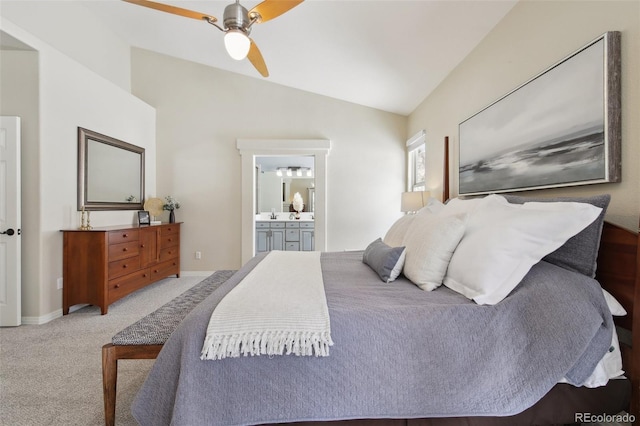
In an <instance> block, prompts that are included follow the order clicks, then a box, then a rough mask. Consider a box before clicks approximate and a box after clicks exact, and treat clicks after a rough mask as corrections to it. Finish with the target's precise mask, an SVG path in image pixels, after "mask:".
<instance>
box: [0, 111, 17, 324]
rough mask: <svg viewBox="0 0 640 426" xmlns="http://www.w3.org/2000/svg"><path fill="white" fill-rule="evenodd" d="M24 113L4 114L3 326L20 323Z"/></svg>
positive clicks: (0, 136)
mask: <svg viewBox="0 0 640 426" xmlns="http://www.w3.org/2000/svg"><path fill="white" fill-rule="evenodd" d="M20 202H21V199H20V117H0V326H3V327H6V326H16V325H20V323H21V320H20V317H21V309H20V304H21V297H20V291H21V274H20V272H21V270H20V234H21V232H20Z"/></svg>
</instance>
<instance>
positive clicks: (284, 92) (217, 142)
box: [131, 49, 406, 271]
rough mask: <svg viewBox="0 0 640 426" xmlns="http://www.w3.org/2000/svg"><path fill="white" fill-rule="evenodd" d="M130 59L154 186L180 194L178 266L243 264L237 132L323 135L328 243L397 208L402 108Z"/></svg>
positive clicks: (393, 214)
mask: <svg viewBox="0 0 640 426" xmlns="http://www.w3.org/2000/svg"><path fill="white" fill-rule="evenodd" d="M131 60H132V79H131V83H132V90H133V93H134V94H135V95H137V96H139V97H140V98H141V99H143V100H144V101H146V102H148V103H149V104H150V105H153V106H155V107H156V110H157V121H158V128H157V150H158V151H157V152H158V156H157V161H158V171H159V172H158V194H157V195H158V196H160V197H164V196H166V195H173V196H175V197H176V198H177V199H178V200H180V202H181V203H182V207H181V208H180V210H178V211H177V212H176V213H177V220H180V221H184V226H183V228H182V229H183V234H182V235H183V240H182V246H181V254H182V262H181V267H182V269H183V270H186V271H196V270H202V271H207V270H215V269H224V268H237V267H239V266H240V265H241V247H240V244H241V212H240V208H241V182H240V180H241V157H240V154H239V152H238V150H237V149H236V140H237V139H330V140H331V151H330V153H329V156H328V160H327V161H328V170H327V175H328V182H327V185H328V190H327V197H328V201H327V248H328V250H343V249H346V248H364V247H366V245H367V244H369V243H370V242H371V241H373V240H374V239H375V238H377V237H380V236H383V235H384V232H386V230H387V228H388V227H389V226H390V225H391V224H392V223H393V221H394V220H395V219H397V218H398V217H399V215H400V211H399V210H400V209H399V206H400V193H401V192H402V190H403V188H404V185H405V182H404V156H405V154H404V141H405V137H406V134H405V128H406V117H402V116H399V115H395V114H391V113H385V112H382V111H378V110H375V109H372V108H366V107H362V106H358V105H354V104H350V103H347V102H342V101H338V100H335V99H331V98H328V97H324V96H319V95H314V94H311V93H308V92H303V91H300V90H296V89H291V88H287V87H283V86H280V85H276V84H273V83H270V82H269V81H268V80H260V79H254V78H249V77H245V76H240V75H237V74H233V73H229V72H226V71H222V70H217V69H213V68H210V67H206V66H202V65H199V64H195V63H191V62H187V61H183V60H179V59H175V58H171V57H168V56H163V55H160V54H156V53H152V52H149V51H145V50H140V49H134V50H133V53H132V59H131ZM195 251H201V252H202V259H201V260H195V259H194V252H195Z"/></svg>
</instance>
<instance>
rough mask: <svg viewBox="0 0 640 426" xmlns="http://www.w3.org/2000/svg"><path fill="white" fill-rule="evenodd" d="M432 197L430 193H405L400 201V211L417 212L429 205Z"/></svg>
mask: <svg viewBox="0 0 640 426" xmlns="http://www.w3.org/2000/svg"><path fill="white" fill-rule="evenodd" d="M430 195H431V193H430V192H429V191H413V192H403V193H402V198H401V200H400V210H401V211H403V212H405V213H407V212H417V211H418V210H420V209H421V208H423V207H424V206H426V205H427V200H429V196H430Z"/></svg>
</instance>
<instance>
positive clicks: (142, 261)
mask: <svg viewBox="0 0 640 426" xmlns="http://www.w3.org/2000/svg"><path fill="white" fill-rule="evenodd" d="M62 232H63V233H64V251H63V289H62V295H63V296H62V313H63V315H66V314H68V313H69V308H70V307H71V306H73V305H77V304H80V303H87V304H91V305H95V306H99V307H100V310H101V312H102V315H104V314H106V313H107V309H108V307H109V305H110V304H111V303H113V302H115V301H116V300H118V299H121V298H123V297H124V296H126V295H128V294H129V293H131V292H134V291H136V290H138V289H140V288H142V287H144V286H147V285H149V284H151V283H154V282H156V281H158V280H161V279H163V278H166V277H167V276H169V275H175V276H176V277H180V223H167V224H162V225H154V226H141V227H137V226H136V227H132V226H111V227H104V228H94V229H91V230H89V231H83V230H79V229H69V230H62Z"/></svg>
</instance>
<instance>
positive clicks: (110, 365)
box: [102, 343, 118, 426]
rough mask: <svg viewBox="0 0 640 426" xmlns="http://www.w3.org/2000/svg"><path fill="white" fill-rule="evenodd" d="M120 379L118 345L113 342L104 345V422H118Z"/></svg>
mask: <svg viewBox="0 0 640 426" xmlns="http://www.w3.org/2000/svg"><path fill="white" fill-rule="evenodd" d="M117 381H118V358H117V355H116V347H115V346H113V345H112V344H111V343H109V344H106V345H104V346H103V347H102V392H103V398H104V424H105V425H106V426H114V425H115V423H116V384H117Z"/></svg>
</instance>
